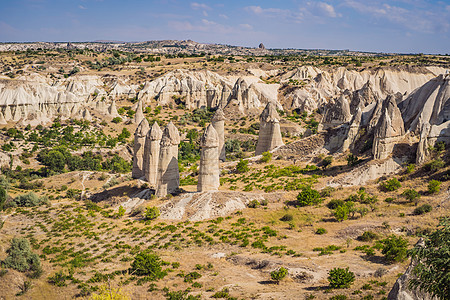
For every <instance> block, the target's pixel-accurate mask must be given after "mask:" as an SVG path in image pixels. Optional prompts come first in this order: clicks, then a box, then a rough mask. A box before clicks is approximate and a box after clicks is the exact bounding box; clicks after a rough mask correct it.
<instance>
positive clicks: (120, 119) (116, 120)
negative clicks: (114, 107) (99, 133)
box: [112, 117, 122, 124]
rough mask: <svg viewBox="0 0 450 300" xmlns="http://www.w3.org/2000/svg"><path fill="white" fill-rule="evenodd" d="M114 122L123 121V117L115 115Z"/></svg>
mask: <svg viewBox="0 0 450 300" xmlns="http://www.w3.org/2000/svg"><path fill="white" fill-rule="evenodd" d="M112 122H113V123H116V124H117V123H120V122H122V118H121V117H115V118H114V119H112Z"/></svg>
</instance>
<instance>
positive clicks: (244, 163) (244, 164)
mask: <svg viewBox="0 0 450 300" xmlns="http://www.w3.org/2000/svg"><path fill="white" fill-rule="evenodd" d="M249 170H250V168H249V167H248V160H246V159H241V160H240V161H239V162H238V164H237V165H236V172H237V173H239V174H242V173H246V172H248V171H249Z"/></svg>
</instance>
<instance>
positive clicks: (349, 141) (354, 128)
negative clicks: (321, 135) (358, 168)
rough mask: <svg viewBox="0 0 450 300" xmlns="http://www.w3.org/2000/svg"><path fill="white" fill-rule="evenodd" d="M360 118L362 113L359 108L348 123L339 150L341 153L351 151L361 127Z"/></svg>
mask: <svg viewBox="0 0 450 300" xmlns="http://www.w3.org/2000/svg"><path fill="white" fill-rule="evenodd" d="M361 118H362V111H361V108H359V107H358V110H357V111H356V114H355V115H354V116H353V119H352V121H351V123H350V127H349V128H348V131H347V137H346V138H345V140H344V142H343V144H342V150H341V151H342V152H345V151H347V150H352V148H353V145H354V143H355V141H356V138H357V136H358V131H359V127H360V125H361Z"/></svg>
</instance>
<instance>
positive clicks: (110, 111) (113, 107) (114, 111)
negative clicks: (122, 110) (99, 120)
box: [108, 100, 120, 118]
mask: <svg viewBox="0 0 450 300" xmlns="http://www.w3.org/2000/svg"><path fill="white" fill-rule="evenodd" d="M108 114H109V116H110V117H111V118H116V117H120V115H119V113H118V112H117V107H116V101H114V100H113V101H112V102H111V104H110V105H109V107H108Z"/></svg>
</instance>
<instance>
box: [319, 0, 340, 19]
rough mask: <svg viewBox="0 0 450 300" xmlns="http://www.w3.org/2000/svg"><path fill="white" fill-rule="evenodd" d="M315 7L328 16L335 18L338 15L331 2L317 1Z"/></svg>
mask: <svg viewBox="0 0 450 300" xmlns="http://www.w3.org/2000/svg"><path fill="white" fill-rule="evenodd" d="M316 5H317V8H318V9H319V10H321V11H322V13H323V14H324V15H325V16H327V17H330V18H336V17H339V16H340V15H338V14H337V13H336V11H335V10H334V7H333V6H332V5H331V4H328V3H325V2H317V4H316Z"/></svg>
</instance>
